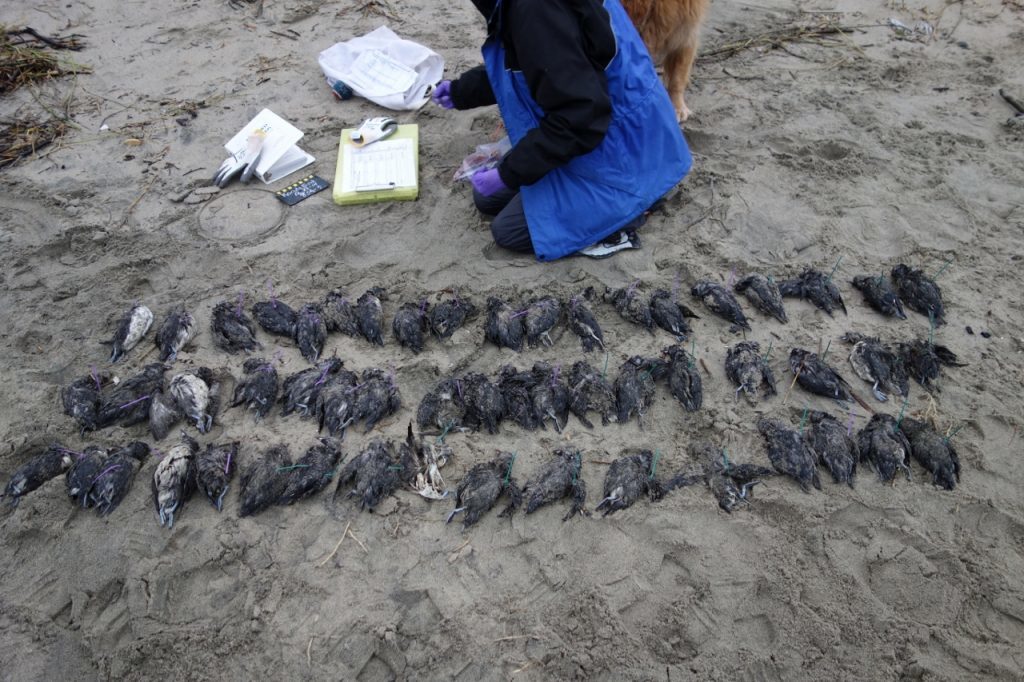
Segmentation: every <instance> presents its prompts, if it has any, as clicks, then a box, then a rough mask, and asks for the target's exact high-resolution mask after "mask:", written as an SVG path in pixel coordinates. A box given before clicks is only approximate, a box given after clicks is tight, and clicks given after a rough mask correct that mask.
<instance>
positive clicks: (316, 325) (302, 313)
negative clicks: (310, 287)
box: [295, 303, 327, 362]
mask: <svg viewBox="0 0 1024 682" xmlns="http://www.w3.org/2000/svg"><path fill="white" fill-rule="evenodd" d="M296 315H297V318H296V321H295V343H297V344H298V345H299V352H300V353H302V357H304V358H306V360H308V361H309V362H316V361H317V360H319V359H320V354H321V353H323V352H324V344H325V343H326V342H327V324H326V323H325V322H324V312H323V310H322V309H321V308H320V306H319V305H317V304H316V303H307V304H306V305H304V306H302V307H301V308H299V312H298V313H296Z"/></svg>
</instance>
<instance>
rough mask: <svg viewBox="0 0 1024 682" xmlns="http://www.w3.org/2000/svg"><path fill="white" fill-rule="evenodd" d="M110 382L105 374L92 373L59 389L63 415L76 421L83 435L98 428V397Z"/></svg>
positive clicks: (108, 375)
mask: <svg viewBox="0 0 1024 682" xmlns="http://www.w3.org/2000/svg"><path fill="white" fill-rule="evenodd" d="M110 381H111V377H110V374H108V373H107V372H96V371H93V372H92V373H91V374H88V375H86V376H84V377H80V378H78V379H75V380H74V381H72V382H71V383H70V384H68V385H67V386H65V387H64V388H62V389H61V392H60V399H61V404H62V405H63V406H64V414H66V415H68V416H69V417H72V418H73V419H74V420H75V421H77V422H78V425H79V428H80V429H81V430H82V432H83V433H84V432H85V431H94V430H96V429H98V428H100V426H99V424H98V423H97V419H98V413H99V408H100V397H101V396H102V394H103V390H104V389H105V388H106V387H107V386H108V385H109V384H110Z"/></svg>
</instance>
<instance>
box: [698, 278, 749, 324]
mask: <svg viewBox="0 0 1024 682" xmlns="http://www.w3.org/2000/svg"><path fill="white" fill-rule="evenodd" d="M690 293H691V294H692V295H693V296H694V298H699V299H700V300H701V302H702V303H703V304H704V306H705V307H706V308H707V309H708V310H710V311H711V312H713V313H714V314H715V315H718V316H719V317H721V318H722V319H724V320H726V321H728V322H732V327H730V328H729V331H733V332H736V331H739V330H741V329H747V330H749V329H750V322H748V321H747V316H746V315H744V314H743V308H741V307H740V304H739V301H737V300H736V297H735V296H733V295H732V292H731V291H729V290H728V289H726V288H725V287H723V286H722V285H721V284H718V283H716V282H710V281H707V280H703V281H700V282H697V283H696V284H694V285H693V288H692V289H691V290H690Z"/></svg>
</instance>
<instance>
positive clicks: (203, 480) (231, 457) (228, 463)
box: [195, 440, 239, 511]
mask: <svg viewBox="0 0 1024 682" xmlns="http://www.w3.org/2000/svg"><path fill="white" fill-rule="evenodd" d="M238 445H239V443H238V441H237V440H236V441H232V442H230V443H220V444H217V445H214V444H213V443H207V445H206V449H205V450H203V451H202V452H200V453H198V454H197V455H196V468H195V472H196V486H197V487H198V488H199V490H200V491H201V492H202V493H203V494H204V495H206V497H207V499H209V500H210V504H212V505H213V506H214V508H215V509H216V510H217V511H221V510H222V509H223V507H224V496H225V495H227V493H228V486H229V485H230V484H231V478H232V476H234V474H235V469H237V468H238Z"/></svg>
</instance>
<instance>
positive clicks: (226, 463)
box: [224, 450, 231, 475]
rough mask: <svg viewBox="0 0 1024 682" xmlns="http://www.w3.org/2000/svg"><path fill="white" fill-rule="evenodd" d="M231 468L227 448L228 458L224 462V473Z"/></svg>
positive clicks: (229, 453)
mask: <svg viewBox="0 0 1024 682" xmlns="http://www.w3.org/2000/svg"><path fill="white" fill-rule="evenodd" d="M230 469H231V451H230V450H228V460H227V461H226V462H224V474H225V475H227V474H228V472H229V471H230Z"/></svg>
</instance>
